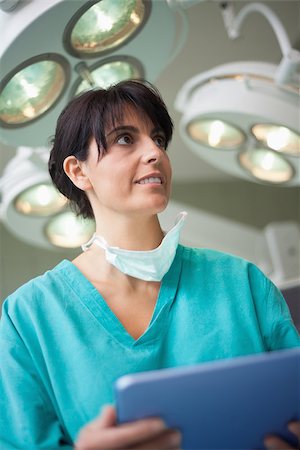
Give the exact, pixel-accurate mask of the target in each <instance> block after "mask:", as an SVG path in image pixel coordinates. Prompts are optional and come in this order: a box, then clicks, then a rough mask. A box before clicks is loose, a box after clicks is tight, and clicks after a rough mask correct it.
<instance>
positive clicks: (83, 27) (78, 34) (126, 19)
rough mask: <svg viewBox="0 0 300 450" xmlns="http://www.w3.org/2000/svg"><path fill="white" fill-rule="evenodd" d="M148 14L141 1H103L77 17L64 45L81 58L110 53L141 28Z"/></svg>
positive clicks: (68, 31) (72, 22) (67, 30)
mask: <svg viewBox="0 0 300 450" xmlns="http://www.w3.org/2000/svg"><path fill="white" fill-rule="evenodd" d="M146 12H147V11H146V6H145V3H144V2H143V1H142V0H101V1H99V2H97V3H95V4H94V5H93V6H90V7H89V8H88V9H86V7H85V8H84V9H81V10H79V11H78V12H77V14H75V16H74V17H73V19H71V21H70V23H69V24H68V26H67V28H66V33H65V38H64V41H65V45H66V47H67V49H68V50H69V51H70V53H72V54H74V55H75V56H81V57H89V56H90V57H95V56H97V55H100V54H102V53H103V52H106V51H111V50H112V49H115V48H116V47H119V46H120V45H122V44H124V43H125V42H126V41H127V39H129V38H130V37H131V36H133V35H134V34H135V33H136V32H137V31H138V30H139V29H140V28H141V26H142V25H143V24H144V22H145V20H146V16H147V15H148V14H146Z"/></svg>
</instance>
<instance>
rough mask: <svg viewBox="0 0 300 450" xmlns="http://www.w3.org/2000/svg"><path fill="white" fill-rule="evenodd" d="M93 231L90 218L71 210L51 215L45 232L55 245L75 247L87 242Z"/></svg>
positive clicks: (93, 225) (92, 223)
mask: <svg viewBox="0 0 300 450" xmlns="http://www.w3.org/2000/svg"><path fill="white" fill-rule="evenodd" d="M94 231H95V222H94V221H93V220H92V219H83V218H82V217H78V216H76V215H75V214H74V213H73V212H72V211H66V212H63V213H61V214H58V215H57V216H55V217H53V218H52V219H51V220H50V221H49V222H48V224H47V226H46V229H45V232H46V236H47V238H48V240H49V241H50V242H51V244H53V245H55V246H56V247H62V248H76V247H80V245H82V244H83V243H84V242H87V241H88V240H89V239H90V238H91V236H92V234H93V233H94Z"/></svg>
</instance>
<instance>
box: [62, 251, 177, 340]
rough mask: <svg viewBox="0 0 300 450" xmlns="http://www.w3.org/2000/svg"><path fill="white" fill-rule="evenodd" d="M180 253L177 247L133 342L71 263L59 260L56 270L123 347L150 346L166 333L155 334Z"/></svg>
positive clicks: (174, 287) (167, 304)
mask: <svg viewBox="0 0 300 450" xmlns="http://www.w3.org/2000/svg"><path fill="white" fill-rule="evenodd" d="M182 250H183V247H182V246H181V245H178V247H177V251H176V255H175V258H174V261H173V263H172V265H171V267H170V269H169V271H168V272H167V273H166V275H165V276H164V278H163V279H162V282H161V286H160V290H159V293H158V296H157V301H156V304H155V308H154V311H153V315H152V319H151V321H150V323H149V325H148V327H147V329H146V330H145V332H144V333H143V334H142V335H141V336H140V337H139V338H138V339H134V338H133V337H132V336H131V335H130V334H129V333H128V331H127V330H126V328H125V327H124V326H123V325H122V323H121V322H120V320H119V319H118V317H117V316H116V315H115V313H114V312H113V311H112V310H111V309H110V307H109V306H108V304H107V303H106V301H105V300H104V298H103V297H102V295H101V294H100V293H99V291H98V290H97V289H96V288H95V286H94V285H93V284H92V283H91V282H90V281H89V280H88V279H87V278H86V277H85V276H84V275H83V273H82V272H81V271H80V270H79V269H78V268H77V267H76V266H75V265H74V264H73V263H72V262H71V261H68V260H66V259H65V260H63V261H62V262H61V263H60V264H59V265H58V266H57V267H56V269H57V270H59V271H60V270H62V273H63V276H64V278H65V280H66V281H67V283H68V285H69V287H70V289H71V290H72V291H73V293H74V295H76V297H77V298H78V300H79V301H80V302H81V303H82V304H83V305H84V306H85V307H86V308H87V309H88V310H89V312H90V313H91V314H92V315H93V316H94V317H95V318H96V320H97V321H98V322H99V323H100V325H101V326H102V327H104V328H105V330H106V332H107V333H109V334H110V336H111V337H112V338H113V339H115V340H117V341H118V342H119V343H120V344H121V345H123V346H126V347H138V346H141V345H143V346H144V345H151V344H152V343H154V342H155V341H156V340H157V339H161V338H162V332H165V331H166V327H164V328H163V330H161V329H160V331H159V335H158V333H157V329H159V328H158V327H159V323H160V322H161V321H162V320H164V317H165V315H166V314H168V312H169V310H170V308H171V305H172V303H173V301H174V299H175V295H176V292H177V287H178V283H179V278H180V273H181V265H182V258H181V253H182Z"/></svg>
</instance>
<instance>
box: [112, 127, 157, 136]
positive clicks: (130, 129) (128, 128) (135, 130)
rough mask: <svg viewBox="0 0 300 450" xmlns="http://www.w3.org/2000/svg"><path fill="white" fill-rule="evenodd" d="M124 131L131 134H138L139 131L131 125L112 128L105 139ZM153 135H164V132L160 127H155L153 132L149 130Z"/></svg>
mask: <svg viewBox="0 0 300 450" xmlns="http://www.w3.org/2000/svg"><path fill="white" fill-rule="evenodd" d="M124 131H131V132H132V133H136V134H138V133H139V129H138V128H137V127H134V126H132V125H121V126H119V127H116V128H113V129H112V130H111V131H110V132H109V133H107V135H106V137H109V136H110V135H111V134H114V133H119V132H124ZM155 133H162V134H163V135H165V133H164V130H163V129H162V128H160V127H155V128H153V130H151V135H153V134H155Z"/></svg>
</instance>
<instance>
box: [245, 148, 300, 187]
mask: <svg viewBox="0 0 300 450" xmlns="http://www.w3.org/2000/svg"><path fill="white" fill-rule="evenodd" d="M238 161H239V163H240V165H241V167H242V168H243V169H245V170H246V172H248V173H249V175H250V176H252V177H254V178H255V179H256V180H257V181H259V182H267V183H273V184H281V183H287V182H288V181H290V180H292V178H293V176H294V172H295V170H294V168H293V166H292V165H291V164H290V163H289V162H288V161H287V160H286V159H285V158H284V157H283V156H282V155H280V154H278V153H276V152H274V151H273V150H269V149H266V148H250V149H248V150H245V151H242V152H240V153H239V154H238Z"/></svg>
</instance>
